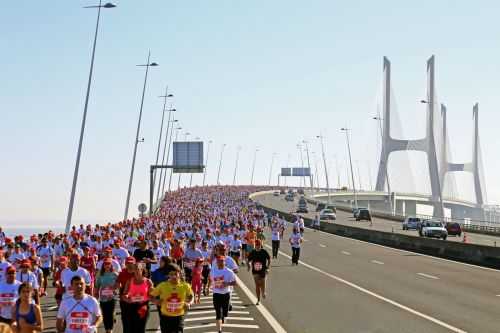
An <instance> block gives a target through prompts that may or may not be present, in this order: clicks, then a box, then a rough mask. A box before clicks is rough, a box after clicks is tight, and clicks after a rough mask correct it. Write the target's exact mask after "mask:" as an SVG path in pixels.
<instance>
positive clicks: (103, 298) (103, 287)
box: [94, 258, 118, 333]
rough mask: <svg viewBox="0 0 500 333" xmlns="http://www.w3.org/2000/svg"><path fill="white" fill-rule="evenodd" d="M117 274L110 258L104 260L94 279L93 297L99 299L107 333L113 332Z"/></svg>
mask: <svg viewBox="0 0 500 333" xmlns="http://www.w3.org/2000/svg"><path fill="white" fill-rule="evenodd" d="M117 279H118V273H116V272H114V271H113V263H112V261H111V258H106V259H105V260H104V263H103V265H102V268H101V271H100V274H99V276H98V277H97V279H96V284H95V291H94V296H95V297H96V298H98V299H99V305H100V306H101V312H102V317H103V323H104V329H105V330H106V332H107V333H110V332H112V331H113V326H114V323H115V306H116V301H115V298H114V296H115V294H116V287H117V283H116V281H117Z"/></svg>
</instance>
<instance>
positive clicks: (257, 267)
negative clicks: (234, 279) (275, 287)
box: [253, 262, 262, 272]
mask: <svg viewBox="0 0 500 333" xmlns="http://www.w3.org/2000/svg"><path fill="white" fill-rule="evenodd" d="M253 269H254V271H256V272H260V271H261V270H262V263H260V262H254V263H253Z"/></svg>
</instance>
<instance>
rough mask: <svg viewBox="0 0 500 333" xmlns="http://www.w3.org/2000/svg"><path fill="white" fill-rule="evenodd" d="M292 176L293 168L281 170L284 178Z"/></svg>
mask: <svg viewBox="0 0 500 333" xmlns="http://www.w3.org/2000/svg"><path fill="white" fill-rule="evenodd" d="M291 175H292V169H291V168H281V176H282V177H289V176H291Z"/></svg>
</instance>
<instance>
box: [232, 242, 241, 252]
mask: <svg viewBox="0 0 500 333" xmlns="http://www.w3.org/2000/svg"><path fill="white" fill-rule="evenodd" d="M242 244H243V243H242V242H241V240H240V239H233V240H232V241H231V251H232V252H240V250H241V247H242Z"/></svg>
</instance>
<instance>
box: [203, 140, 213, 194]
mask: <svg viewBox="0 0 500 333" xmlns="http://www.w3.org/2000/svg"><path fill="white" fill-rule="evenodd" d="M211 143H212V140H209V141H208V146H207V157H206V158H205V170H203V186H205V177H206V176H207V168H208V152H209V151H210V144H211Z"/></svg>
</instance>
